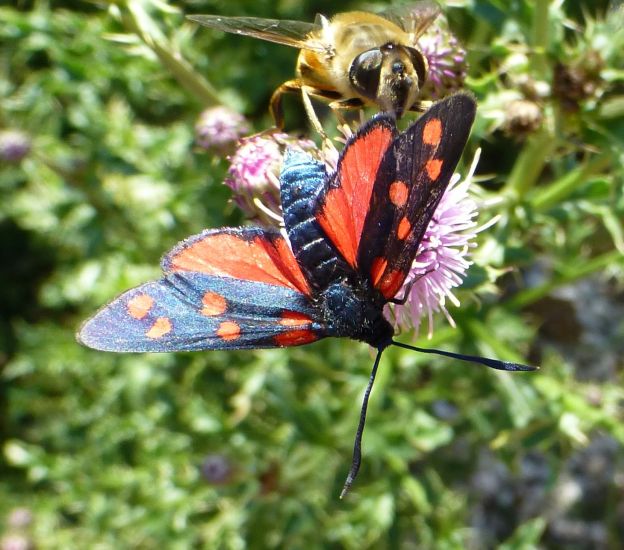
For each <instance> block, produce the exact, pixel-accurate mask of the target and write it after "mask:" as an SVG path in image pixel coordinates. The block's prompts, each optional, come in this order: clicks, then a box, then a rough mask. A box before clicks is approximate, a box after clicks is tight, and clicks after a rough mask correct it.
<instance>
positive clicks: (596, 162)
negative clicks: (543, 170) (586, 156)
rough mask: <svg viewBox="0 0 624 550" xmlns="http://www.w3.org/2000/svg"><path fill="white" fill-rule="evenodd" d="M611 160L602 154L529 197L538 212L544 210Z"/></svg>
mask: <svg viewBox="0 0 624 550" xmlns="http://www.w3.org/2000/svg"><path fill="white" fill-rule="evenodd" d="M610 162H611V157H610V156H609V155H600V156H598V157H597V158H595V159H593V160H592V161H590V162H587V163H585V164H584V165H583V166H579V167H577V168H575V169H574V170H571V171H570V172H568V173H567V174H565V175H564V176H563V177H561V178H559V179H558V180H556V181H554V182H553V183H551V184H550V185H548V186H547V187H544V188H543V189H539V190H537V191H536V192H535V193H534V194H533V196H532V197H531V198H530V199H529V204H530V205H531V207H532V208H533V210H534V211H536V212H543V211H545V210H548V209H549V208H552V207H553V206H555V205H557V204H559V203H560V202H562V201H564V200H565V199H567V198H568V197H569V196H570V195H571V194H572V193H574V191H575V190H576V189H578V186H579V185H581V184H582V183H583V181H585V180H587V178H588V177H589V176H591V175H592V174H597V173H599V172H600V171H602V170H603V169H604V168H605V167H607V166H608V165H609V163H610Z"/></svg>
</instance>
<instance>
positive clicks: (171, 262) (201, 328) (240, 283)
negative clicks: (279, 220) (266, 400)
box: [78, 228, 326, 352]
mask: <svg viewBox="0 0 624 550" xmlns="http://www.w3.org/2000/svg"><path fill="white" fill-rule="evenodd" d="M163 269H164V271H165V276H164V277H163V278H162V279H160V280H158V281H154V282H150V283H146V284H144V285H141V286H139V287H137V288H134V289H132V290H129V291H128V292H126V293H124V294H122V295H121V296H119V297H118V298H116V299H115V300H113V302H111V303H110V304H108V305H107V306H105V307H104V308H102V309H101V310H100V311H99V312H98V313H97V314H96V315H95V316H93V317H92V318H91V319H89V320H88V321H87V322H86V323H85V324H84V325H83V326H82V328H81V329H80V332H79V333H78V340H79V341H80V342H81V343H83V344H84V345H86V346H88V347H91V348H94V349H99V350H103V351H117V352H145V351H152V352H166V351H195V350H211V349H251V348H271V347H285V346H296V345H302V344H308V343H310V342H313V341H315V340H318V339H319V338H322V337H324V336H326V329H325V326H324V324H323V322H322V321H320V320H319V312H318V310H317V308H316V307H315V306H314V304H313V303H312V302H311V301H310V298H309V296H308V294H307V292H308V290H309V289H308V287H307V284H306V281H305V279H304V277H303V276H302V274H301V271H300V270H299V267H298V265H297V263H296V261H295V259H294V257H293V255H292V252H291V251H290V248H289V247H288V245H287V243H286V241H285V240H284V238H283V237H282V236H281V235H280V234H279V233H278V232H271V231H265V230H262V229H259V228H241V229H231V228H228V229H223V230H213V231H206V232H204V233H201V234H199V235H196V236H194V237H191V238H189V239H187V240H186V241H183V242H182V243H180V244H179V245H178V246H177V247H175V248H174V249H173V250H172V251H171V252H170V253H169V254H168V255H167V256H166V257H165V258H164V260H163Z"/></svg>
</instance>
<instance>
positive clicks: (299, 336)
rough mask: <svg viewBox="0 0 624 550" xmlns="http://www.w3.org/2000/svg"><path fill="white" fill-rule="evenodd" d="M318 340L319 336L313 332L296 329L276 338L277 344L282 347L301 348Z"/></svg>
mask: <svg viewBox="0 0 624 550" xmlns="http://www.w3.org/2000/svg"><path fill="white" fill-rule="evenodd" d="M315 340H318V336H317V335H316V334H315V333H314V332H312V331H311V330H306V329H295V330H289V331H287V332H282V334H278V335H277V336H275V343H276V344H277V345H278V346H281V347H287V346H301V345H303V344H309V343H310V342H314V341H315Z"/></svg>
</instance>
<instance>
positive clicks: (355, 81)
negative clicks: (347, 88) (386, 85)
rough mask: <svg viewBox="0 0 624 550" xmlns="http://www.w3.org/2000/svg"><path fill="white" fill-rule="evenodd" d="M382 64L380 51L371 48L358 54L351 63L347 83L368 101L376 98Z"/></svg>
mask: <svg viewBox="0 0 624 550" xmlns="http://www.w3.org/2000/svg"><path fill="white" fill-rule="evenodd" d="M382 62H383V55H382V53H381V50H380V49H379V48H373V49H371V50H366V51H365V52H362V53H361V54H359V55H358V56H357V57H356V58H355V59H354V60H353V62H352V63H351V67H350V68H349V81H350V82H351V85H352V86H353V87H354V88H355V89H356V90H357V91H358V92H359V93H360V94H362V95H363V96H365V97H368V98H370V99H375V98H376V97H377V90H378V88H379V75H380V73H381V66H382Z"/></svg>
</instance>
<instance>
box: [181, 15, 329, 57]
mask: <svg viewBox="0 0 624 550" xmlns="http://www.w3.org/2000/svg"><path fill="white" fill-rule="evenodd" d="M187 19H190V20H191V21H194V22H195V23H199V24H200V25H202V26H204V27H208V28H211V29H216V30H219V31H223V32H229V33H233V34H242V35H244V36H251V37H253V38H259V39H260V40H267V41H269V42H275V43H277V44H284V45H286V46H291V47H293V48H299V49H306V50H318V51H324V48H323V47H322V46H321V45H320V44H319V43H317V42H316V41H313V40H308V36H309V35H310V33H312V32H314V31H316V30H318V29H319V28H320V27H319V26H318V25H316V24H314V23H305V22H303V21H292V20H286V19H284V20H281V19H264V18H261V17H223V16H221V15H187Z"/></svg>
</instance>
